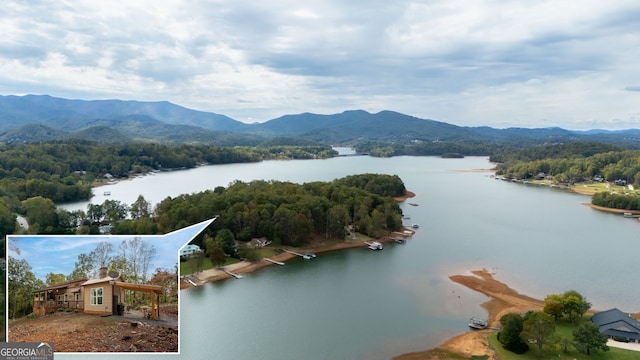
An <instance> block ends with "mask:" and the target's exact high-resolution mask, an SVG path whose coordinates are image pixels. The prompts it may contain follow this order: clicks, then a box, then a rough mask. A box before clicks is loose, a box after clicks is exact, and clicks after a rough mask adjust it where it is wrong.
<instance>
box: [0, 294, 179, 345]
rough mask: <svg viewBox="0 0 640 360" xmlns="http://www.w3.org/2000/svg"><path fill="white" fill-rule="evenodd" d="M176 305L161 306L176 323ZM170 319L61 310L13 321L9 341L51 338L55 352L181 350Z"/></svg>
mask: <svg viewBox="0 0 640 360" xmlns="http://www.w3.org/2000/svg"><path fill="white" fill-rule="evenodd" d="M174 306H175V311H173V310H168V309H161V317H170V318H172V319H173V317H175V324H177V305H174ZM165 310H166V311H165ZM167 322H171V323H173V321H169V320H167ZM167 322H163V321H157V322H153V321H143V319H140V321H136V320H131V319H127V318H125V317H120V316H109V317H102V316H99V315H88V314H82V313H79V314H72V313H59V314H54V315H47V316H42V317H38V318H35V319H28V318H22V319H18V320H16V321H14V322H12V323H10V324H9V341H12V342H16V341H20V342H22V341H26V342H41V341H47V342H49V341H52V342H53V343H54V350H55V352H165V353H166V352H178V328H177V326H168V325H166V323H167Z"/></svg>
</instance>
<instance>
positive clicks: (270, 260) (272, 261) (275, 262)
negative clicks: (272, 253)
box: [264, 258, 284, 266]
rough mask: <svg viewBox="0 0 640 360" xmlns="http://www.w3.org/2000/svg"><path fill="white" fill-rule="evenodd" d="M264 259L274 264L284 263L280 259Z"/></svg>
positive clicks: (281, 264)
mask: <svg viewBox="0 0 640 360" xmlns="http://www.w3.org/2000/svg"><path fill="white" fill-rule="evenodd" d="M264 259H265V260H267V261H268V262H270V263H273V264H276V265H280V266H283V265H284V263H283V262H280V261H275V260H272V259H269V258H264Z"/></svg>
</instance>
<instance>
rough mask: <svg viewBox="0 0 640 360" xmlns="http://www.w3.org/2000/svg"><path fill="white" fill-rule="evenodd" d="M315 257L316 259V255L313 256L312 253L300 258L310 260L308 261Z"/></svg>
mask: <svg viewBox="0 0 640 360" xmlns="http://www.w3.org/2000/svg"><path fill="white" fill-rule="evenodd" d="M315 257H316V254H314V253H304V254H303V255H302V258H303V259H305V260H310V259H313V258H315Z"/></svg>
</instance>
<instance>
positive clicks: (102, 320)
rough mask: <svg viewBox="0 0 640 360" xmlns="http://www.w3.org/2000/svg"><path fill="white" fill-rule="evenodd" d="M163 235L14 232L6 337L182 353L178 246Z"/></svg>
mask: <svg viewBox="0 0 640 360" xmlns="http://www.w3.org/2000/svg"><path fill="white" fill-rule="evenodd" d="M211 221H212V220H209V221H205V222H201V223H198V224H196V225H192V226H190V227H187V228H184V229H181V230H177V231H174V232H172V233H169V234H166V235H88V236H78V235H46V236H45V235H20V236H19V235H16V236H13V235H9V236H7V243H8V251H7V253H8V258H7V265H6V273H7V279H6V280H7V282H6V283H7V289H6V294H7V298H6V300H7V301H6V302H7V306H6V317H7V319H8V321H7V323H8V325H7V340H8V341H9V342H50V343H53V344H54V351H55V352H56V353H58V352H65V353H87V352H96V353H103V352H118V353H122V352H125V353H139V352H158V353H179V349H180V347H179V324H180V321H179V320H180V317H179V293H180V292H179V276H180V274H179V265H178V264H179V250H180V248H182V247H183V246H184V245H185V244H186V243H188V242H190V241H191V240H192V239H193V238H194V237H195V236H197V235H198V234H199V233H200V232H201V231H202V230H204V229H205V228H206V227H207V226H208V225H209V224H210V223H211Z"/></svg>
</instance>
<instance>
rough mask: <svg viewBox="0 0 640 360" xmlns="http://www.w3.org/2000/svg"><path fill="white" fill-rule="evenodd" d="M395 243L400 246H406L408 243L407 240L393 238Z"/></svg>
mask: <svg viewBox="0 0 640 360" xmlns="http://www.w3.org/2000/svg"><path fill="white" fill-rule="evenodd" d="M393 241H395V242H397V243H398V244H404V243H406V242H407V239H405V238H398V237H397V238H393Z"/></svg>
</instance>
